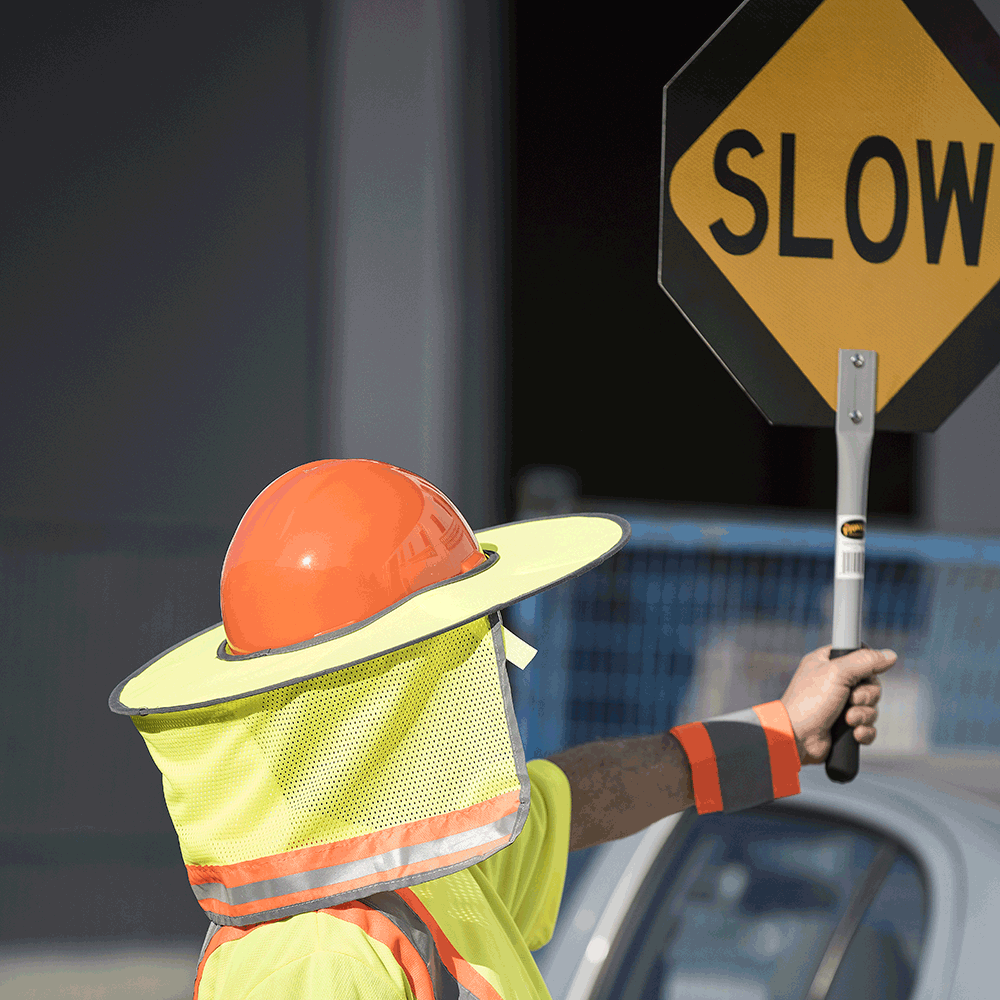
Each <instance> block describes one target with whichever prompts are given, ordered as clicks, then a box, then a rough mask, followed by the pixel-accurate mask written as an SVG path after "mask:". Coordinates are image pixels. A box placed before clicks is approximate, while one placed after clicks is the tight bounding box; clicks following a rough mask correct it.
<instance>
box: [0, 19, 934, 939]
mask: <svg viewBox="0 0 1000 1000" xmlns="http://www.w3.org/2000/svg"><path fill="white" fill-rule="evenodd" d="M567 9H568V8H566V7H564V6H555V5H543V4H527V3H524V4H519V3H515V2H513V0H511V2H510V3H509V4H508V5H507V6H506V7H505V8H504V10H503V16H504V18H505V19H506V22H507V29H506V31H507V35H506V37H507V51H508V56H509V66H510V75H509V87H510V90H509V92H508V101H507V105H506V106H507V108H508V111H509V119H508V121H507V122H506V128H507V129H508V134H509V136H510V147H509V148H510V149H511V150H512V154H511V159H510V162H509V164H507V169H508V171H509V176H508V184H507V190H508V199H509V200H508V204H507V210H506V214H507V222H508V225H507V233H506V242H507V247H506V250H507V257H508V259H509V261H510V268H509V271H508V274H509V286H508V288H507V289H506V301H507V303H508V315H507V317H506V325H507V328H508V329H509V331H510V337H509V342H508V345H507V352H508V353H507V362H508V367H507V372H508V376H507V393H506V411H505V413H504V415H503V416H502V419H503V420H504V422H505V426H506V427H507V435H506V445H505V451H506V453H505V456H504V464H505V466H506V469H507V480H506V485H505V491H506V497H505V502H506V506H507V513H508V516H512V515H513V514H514V496H515V483H516V481H517V477H518V474H519V472H520V471H521V470H523V469H524V468H526V467H528V466H531V465H534V464H553V465H560V466H565V467H569V468H571V469H574V470H576V472H577V474H578V476H579V481H580V486H581V489H582V492H583V493H584V494H585V495H587V496H588V497H591V498H594V497H607V498H618V499H623V500H629V501H647V502H656V503H665V504H677V503H697V504H729V505H735V506H754V507H772V508H784V509H787V510H791V509H796V510H803V509H812V510H815V511H826V512H832V510H833V505H834V489H835V476H836V465H835V453H834V438H833V432H832V429H831V430H830V431H805V430H797V429H791V428H771V427H769V426H768V425H767V423H766V421H765V420H764V419H763V418H762V417H761V416H760V415H759V414H758V412H757V410H756V409H755V408H754V406H753V404H752V403H751V402H750V401H749V400H748V399H747V398H746V397H745V396H744V395H743V393H742V391H741V390H740V389H739V388H738V387H737V386H736V385H735V383H734V382H732V380H731V379H730V377H729V376H728V375H727V374H726V373H725V372H724V371H723V369H722V368H721V366H720V365H719V364H718V363H717V362H716V361H715V359H714V358H713V356H712V355H711V353H710V351H709V350H708V348H707V347H706V346H705V345H704V344H703V343H702V342H701V340H700V339H699V337H698V336H697V335H696V334H695V332H694V331H693V330H692V329H691V328H690V327H689V326H688V325H687V323H686V321H685V320H684V319H683V318H682V317H681V316H680V315H679V313H678V312H677V310H676V309H675V308H674V306H673V305H672V304H671V302H670V301H669V299H668V298H667V296H666V295H665V294H664V293H663V292H662V291H661V290H660V289H659V287H658V286H657V283H656V249H657V247H656V241H657V216H658V199H659V142H660V134H659V130H660V99H661V89H662V86H663V84H664V83H665V82H666V81H667V80H668V79H669V78H670V77H671V76H672V75H673V74H674V72H676V70H677V69H678V68H679V67H680V66H681V65H682V64H683V62H684V61H685V60H686V59H687V58H688V57H689V56H691V55H692V54H693V53H694V52H695V50H696V49H697V48H698V46H699V45H700V44H701V43H702V42H703V41H704V40H705V39H706V38H707V37H708V36H709V35H710V34H711V32H712V30H714V28H715V27H717V26H718V25H719V24H720V23H721V22H722V20H724V18H725V17H726V16H727V15H728V13H729V12H730V10H731V4H730V3H728V2H727V3H716V2H706V3H702V4H698V5H693V6H686V7H685V8H684V9H683V11H682V12H681V13H678V12H677V8H676V7H675V6H672V5H659V6H658V7H654V8H642V13H641V16H640V15H639V14H637V13H636V12H637V11H639V8H632V9H629V8H623V9H620V10H617V11H616V12H615V16H614V17H613V18H611V17H607V16H602V17H594V16H591V15H583V14H580V15H579V16H576V17H567V16H566V11H567ZM602 10H603V9H602ZM681 22H683V27H682V26H681ZM320 24H321V7H320V5H319V4H318V3H315V2H313V0H309V2H306V0H298V2H295V3H281V2H270V3H263V2H260V0H249V2H242V3H240V4H235V3H232V2H228V0H227V2H220V3H209V4H201V3H162V4H155V5H137V4H133V3H122V2H117V3H114V2H108V0H105V2H95V3H90V4H87V5H78V4H69V3H66V2H62V0H60V2H56V3H54V4H50V5H47V6H45V7H37V6H36V7H29V6H26V5H22V6H21V7H20V8H19V9H18V10H17V11H16V13H15V14H14V15H9V16H8V20H7V24H6V27H5V31H4V32H3V34H2V36H0V102H2V104H0V106H2V109H3V111H2V119H0V120H2V123H3V125H2V128H3V140H4V142H3V148H4V158H3V165H2V170H3V178H4V185H3V190H4V198H3V219H2V224H0V234H2V235H0V253H2V257H0V261H2V263H0V303H2V313H0V316H2V324H3V326H2V337H0V379H2V391H0V426H2V427H3V434H2V435H0V484H2V485H0V528H2V546H0V586H2V587H3V601H2V606H0V616H2V617H0V620H2V634H3V650H4V652H3V658H2V661H0V671H2V675H3V690H4V697H3V699H2V700H0V753H2V770H0V861H2V862H3V864H2V865H0V878H2V886H0V890H2V891H0V900H2V902H0V938H12V937H13V938H18V937H42V936H47V935H59V934H65V935H72V934H84V935H86V934H105V935H122V934H124V935H135V934H152V935H160V934H163V933H167V932H171V933H181V932H185V933H186V932H190V933H198V932H200V930H201V928H202V927H203V921H202V918H201V916H200V913H199V912H198V910H197V908H196V907H193V906H192V905H191V902H190V897H189V896H188V895H187V890H186V889H185V888H184V875H183V871H182V869H180V867H179V866H178V865H177V858H176V853H175V852H176V841H175V840H174V839H173V834H172V831H171V828H170V824H169V818H168V817H167V813H166V809H165V806H164V804H163V799H162V793H161V789H160V785H159V775H158V774H157V772H156V770H155V768H154V766H153V765H152V762H151V761H150V759H149V757H148V754H147V753H146V751H145V748H144V746H143V745H142V741H141V739H140V738H139V737H138V735H137V734H136V733H135V732H133V731H132V726H131V724H130V723H129V722H128V721H127V720H126V719H123V718H118V717H114V716H112V715H110V714H109V713H108V710H107V696H108V693H109V692H110V691H111V689H112V688H113V687H114V685H115V684H116V683H117V682H118V681H119V680H121V679H122V678H123V677H124V676H126V675H127V674H128V673H130V672H131V671H132V670H134V669H135V668H136V667H138V666H139V665H140V664H142V663H143V662H144V661H146V660H147V659H149V658H150V657H152V656H153V655H155V654H156V653H158V652H160V651H161V650H163V649H164V648H166V647H168V646H170V645H172V644H173V643H175V642H177V641H178V640H180V639H181V638H183V637H185V636H187V635H189V634H191V633H193V632H194V631H197V630H199V629H201V628H203V627H205V626H207V625H209V624H212V623H213V622H215V621H217V620H218V618H219V606H218V579H219V569H220V566H221V562H222V558H223V555H224V553H225V549H226V546H227V544H228V541H229V538H230V537H231V535H232V532H233V530H234V529H235V527H236V524H237V522H238V521H239V518H240V516H241V515H242V513H243V511H244V510H245V509H246V507H247V506H248V504H249V503H250V501H251V500H252V499H253V497H254V496H255V495H256V493H257V492H258V491H259V490H260V489H262V488H263V487H264V486H265V485H266V484H267V483H268V482H269V481H271V480H272V479H273V478H275V477H276V476H278V475H280V474H281V473H282V472H284V471H286V470H287V469H289V468H292V467H293V466H295V465H298V464H300V463H302V462H305V461H308V460H311V459H314V458H316V457H318V455H319V448H320V440H321V435H320V432H319V420H320V404H321V400H320V392H321V388H320V387H321V385H322V384H323V378H322V372H321V371H320V365H319V358H320V357H321V350H320V347H321V338H322V337H323V336H324V335H325V333H324V331H322V330H320V329H319V327H318V320H317V317H318V309H317V307H316V299H317V287H318V280H319V277H318V274H319V264H318V247H319V245H320V239H319V233H318V223H317V215H316V213H315V211H314V207H315V205H316V203H317V197H318V194H317V192H318V185H319V184H320V182H321V178H320V177H319V175H318V170H317V162H318V160H317V142H318V140H317V128H316V122H317V121H318V116H319V111H318V108H319V85H320V84H319V81H320V79H321V75H320V74H319V73H318V71H317V67H318V65H319V56H320V52H321V47H320V43H319V38H320V34H319V26H320ZM335 335H336V332H335V331H334V336H335ZM417 471H419V470H417ZM914 474H915V472H914V447H913V441H912V439H911V438H910V437H908V436H905V435H885V434H883V435H877V436H876V446H875V457H874V462H873V476H872V486H871V497H870V510H871V513H872V514H882V515H885V516H894V517H898V518H903V519H906V518H909V517H912V516H913V515H914V514H915V499H914V489H913V481H914ZM171 845H172V846H171ZM123 857H126V858H129V859H131V861H130V864H132V865H133V867H132V868H127V867H123V865H122V858H123ZM70 870H72V871H73V872H75V873H76V874H75V875H74V878H75V879H76V880H77V881H76V882H74V883H73V884H74V885H76V886H77V888H76V889H75V890H74V891H73V893H69V894H67V893H66V892H65V891H64V887H65V885H66V884H67V883H66V873H67V872H68V871H70ZM154 870H155V872H159V874H156V875H155V876H154V875H151V874H150V872H153V871H154ZM81 872H82V873H83V874H81ZM80 880H82V881H80ZM139 884H141V886H142V891H137V888H136V887H137V885H139ZM165 886H169V887H171V888H170V889H169V891H168V890H167V889H166V888H164V887H165ZM61 887H62V888H61ZM57 898H58V900H59V903H58V905H57V906H55V907H53V900H54V899H57ZM102 900H103V902H102ZM126 900H127V902H125V901H126ZM165 900H166V901H167V902H164V901H165ZM171 901H172V902H171Z"/></svg>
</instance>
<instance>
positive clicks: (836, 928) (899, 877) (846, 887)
mask: <svg viewBox="0 0 1000 1000" xmlns="http://www.w3.org/2000/svg"><path fill="white" fill-rule="evenodd" d="M924 909H925V890H924V882H923V879H922V877H921V876H920V874H919V872H918V870H917V868H916V866H915V865H914V863H913V862H912V861H911V860H910V858H909V857H908V856H906V854H905V853H900V849H899V848H898V846H896V845H894V844H893V845H890V844H888V842H887V841H885V840H883V839H882V838H881V837H880V836H879V835H877V834H875V833H872V832H869V831H866V830H863V829H859V828H856V827H852V826H849V825H847V824H842V823H839V822H836V821H830V820H828V819H826V818H823V819H820V818H813V817H807V816H804V815H802V814H795V813H793V812H792V811H782V810H780V809H776V808H767V807H765V808H761V809H755V810H748V811H746V812H742V813H734V814H730V815H723V814H713V815H708V816H703V817H697V818H695V819H694V820H693V821H692V822H691V823H690V824H686V826H685V828H684V829H682V828H681V827H678V830H677V831H676V833H675V836H674V837H672V838H671V840H670V841H668V843H667V845H666V846H665V847H664V850H663V852H662V854H661V857H660V859H658V861H657V863H656V864H654V866H653V868H652V869H651V871H650V874H649V877H648V878H647V879H646V882H645V884H644V886H643V888H642V890H640V892H639V894H638V896H637V898H636V900H635V902H634V905H633V908H632V910H631V911H630V914H629V917H628V918H627V919H626V920H625V922H624V924H623V927H622V933H621V935H620V936H619V940H618V942H617V943H616V945H615V949H614V954H613V955H612V956H609V962H608V964H607V966H606V968H605V974H604V975H603V976H602V981H601V983H600V984H599V985H598V990H597V993H596V997H600V998H602V1000H611V998H614V1000H807V998H808V1000H848V998H853V997H857V996H864V997H865V1000H890V998H891V1000H904V998H905V997H906V996H908V995H909V992H910V989H911V988H912V983H913V978H914V974H915V968H916V962H917V955H918V952H919V948H920V940H921V936H922V932H923V924H924Z"/></svg>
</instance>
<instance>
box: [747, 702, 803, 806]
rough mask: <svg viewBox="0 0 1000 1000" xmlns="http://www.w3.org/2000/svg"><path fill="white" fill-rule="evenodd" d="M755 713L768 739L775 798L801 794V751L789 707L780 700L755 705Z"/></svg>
mask: <svg viewBox="0 0 1000 1000" xmlns="http://www.w3.org/2000/svg"><path fill="white" fill-rule="evenodd" d="M753 710H754V712H755V713H756V715H757V718H758V719H760V724H761V727H762V728H763V730H764V735H765V736H766V737H767V751H768V753H769V755H770V757H771V782H772V783H773V785H774V797H775V798H776V799H780V798H782V797H783V796H785V795H798V793H799V792H800V791H801V788H800V787H799V768H800V766H801V764H800V761H799V748H798V744H797V743H796V742H795V730H794V729H792V723H791V720H790V719H789V718H788V712H787V711H786V709H785V706H784V705H783V704H782V703H781V702H780V701H769V702H767V703H766V704H764V705H754V706H753Z"/></svg>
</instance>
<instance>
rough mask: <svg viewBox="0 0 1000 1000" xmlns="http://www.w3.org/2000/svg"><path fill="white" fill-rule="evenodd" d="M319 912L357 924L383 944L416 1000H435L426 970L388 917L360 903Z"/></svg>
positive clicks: (343, 904) (407, 939)
mask: <svg viewBox="0 0 1000 1000" xmlns="http://www.w3.org/2000/svg"><path fill="white" fill-rule="evenodd" d="M319 912H320V913H326V914H328V915H329V916H331V917H336V918H337V919H338V920H344V921H346V922H347V923H351V924H354V925H355V926H357V927H360V928H361V930H363V931H364V932H365V933H366V934H367V935H368V936H369V937H370V938H373V939H374V940H376V941H379V942H381V943H382V944H384V945H385V946H386V947H387V948H388V949H389V950H390V951H391V952H392V956H393V958H395V959H396V961H397V962H398V963H399V967H400V968H401V969H402V970H403V974H404V975H405V976H406V979H407V981H408V982H409V984H410V989H411V990H413V995H414V996H415V997H416V998H417V1000H435V998H434V985H433V983H432V982H431V977H430V973H429V972H428V971H427V966H426V965H425V964H424V961H423V959H422V958H421V957H420V955H418V954H417V950H416V948H414V947H413V945H412V944H411V943H410V940H409V938H407V936H406V935H405V934H404V933H403V932H402V931H401V930H400V929H399V928H398V927H397V926H396V925H395V924H394V923H393V922H392V921H391V920H390V919H389V918H388V917H386V916H384V915H383V914H381V913H380V912H379V911H378V910H373V909H372V908H371V907H369V906H366V905H365V904H364V903H362V902H359V901H357V900H355V901H352V902H350V903H341V904H340V905H339V906H332V907H329V908H327V909H323V910H320V911H319Z"/></svg>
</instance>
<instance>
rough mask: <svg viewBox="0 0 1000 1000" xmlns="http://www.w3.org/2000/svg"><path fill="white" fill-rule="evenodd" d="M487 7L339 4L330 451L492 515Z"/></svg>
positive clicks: (495, 461) (432, 0)
mask: <svg viewBox="0 0 1000 1000" xmlns="http://www.w3.org/2000/svg"><path fill="white" fill-rule="evenodd" d="M499 9H500V4H499V2H498V0H491V2H488V3H483V2H478V3H477V2H473V3H471V4H463V3H461V2H460V0H344V2H340V3H337V4H336V5H334V6H332V7H331V8H330V13H329V19H330V23H329V25H328V30H327V37H328V39H329V41H328V66H327V68H326V78H327V79H326V83H325V94H326V100H327V101H328V102H329V103H328V107H327V111H326V115H325V126H326V130H327V137H326V141H325V147H326V154H327V157H328V161H327V163H326V165H325V167H324V168H323V169H324V172H325V176H326V178H327V181H326V183H327V184H328V186H329V188H328V190H329V204H328V205H327V206H326V219H327V230H328V240H327V246H326V251H325V254H324V282H325V286H326V287H325V296H324V298H325V302H324V307H323V314H324V331H323V338H324V340H325V341H326V342H327V348H328V349H327V351H326V357H325V360H324V367H325V369H326V376H327V384H326V389H325V396H326V401H327V412H326V416H325V421H324V424H325V426H324V430H325V440H324V450H325V453H326V454H327V455H329V456H331V457H353V458H378V459H381V460H384V461H388V462H392V463H394V464H396V465H400V466H403V467H404V468H407V469H410V470H412V471H414V472H417V473H419V474H420V475H423V476H425V477H426V478H427V479H429V480H430V481H431V482H433V483H435V484H436V485H437V486H439V487H440V488H441V489H443V490H444V492H445V493H447V494H448V495H449V496H450V497H451V498H452V499H453V500H454V501H455V502H456V503H457V504H458V505H459V507H460V508H461V509H462V511H463V512H464V513H465V514H466V516H467V518H468V519H469V521H470V522H471V523H472V525H473V527H481V526H484V525H485V524H488V523H493V522H494V521H495V520H498V519H499V517H498V514H499V513H500V512H501V511H502V498H501V496H500V490H501V488H502V476H501V469H502V461H503V454H502V449H503V442H504V435H503V419H504V417H503V412H502V408H501V404H502V392H501V390H500V380H501V378H502V360H501V359H502V347H503V339H502V324H503V311H502V302H503V294H502V289H503V271H502V265H503V259H504V256H505V254H504V247H503V236H504V231H505V229H504V225H503V207H502V201H501V196H502V188H503V184H502V179H503V176H504V171H503V168H502V162H503V156H504V148H503V147H504V143H503V139H502V122H503V109H502V100H501V98H502V93H503V88H502V86H501V83H500V79H501V77H500V72H501V61H502V60H501V57H500V52H501V49H500V47H501V25H500V15H499Z"/></svg>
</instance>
